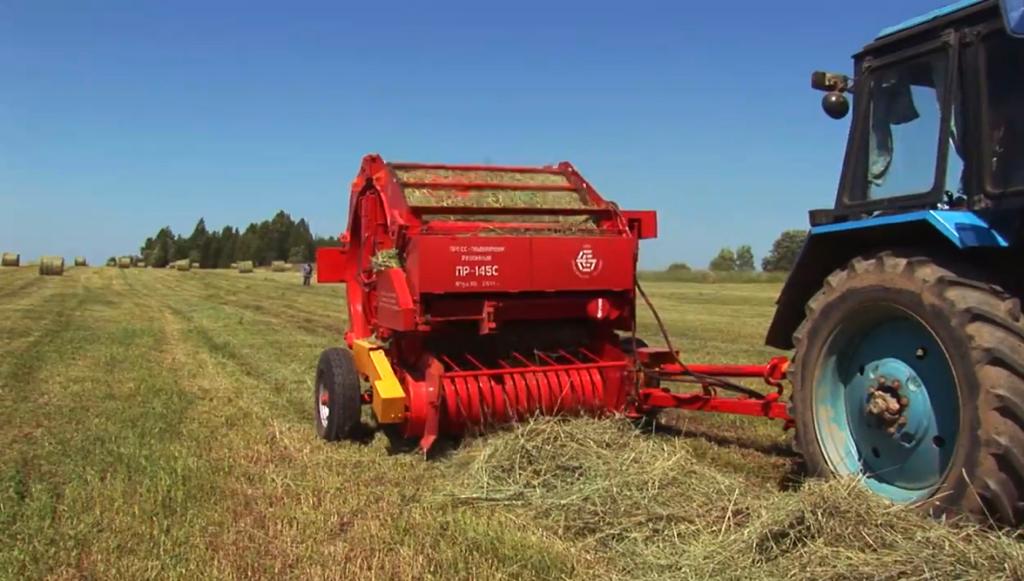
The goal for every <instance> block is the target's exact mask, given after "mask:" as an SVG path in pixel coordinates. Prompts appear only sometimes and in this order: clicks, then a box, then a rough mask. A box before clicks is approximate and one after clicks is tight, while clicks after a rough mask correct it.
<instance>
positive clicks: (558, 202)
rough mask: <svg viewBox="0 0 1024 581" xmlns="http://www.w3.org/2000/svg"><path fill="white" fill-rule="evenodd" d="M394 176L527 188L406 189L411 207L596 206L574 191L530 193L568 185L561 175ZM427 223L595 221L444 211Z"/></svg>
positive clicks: (441, 172) (447, 172)
mask: <svg viewBox="0 0 1024 581" xmlns="http://www.w3.org/2000/svg"><path fill="white" fill-rule="evenodd" d="M395 174H396V176H397V177H398V179H399V181H400V182H403V183H413V182H419V183H432V182H434V183H438V184H443V183H444V182H452V181H458V182H464V183H477V184H515V185H521V186H525V189H522V190H515V189H467V190H458V189H452V188H446V187H443V186H442V187H429V186H428V187H404V186H403V188H402V191H403V193H404V194H405V199H406V200H407V201H408V202H409V204H410V205H413V206H420V207H426V208H438V209H441V208H446V207H453V206H459V207H469V208H543V209H559V210H575V209H582V208H590V207H592V206H593V204H591V202H590V199H589V198H588V197H587V196H586V195H585V194H583V193H581V192H578V191H575V190H572V191H559V190H555V191H547V190H530V189H529V186H531V185H536V186H566V185H570V182H569V180H568V178H566V176H564V175H562V174H560V173H543V172H510V171H485V170H451V169H421V168H417V169H399V170H395ZM425 218H427V219H428V220H431V219H434V220H445V221H457V220H473V221H478V222H551V223H553V224H563V223H569V224H590V225H593V224H594V221H593V219H592V218H590V216H583V215H562V216H559V215H550V214H549V215H536V214H519V215H474V216H471V217H460V216H457V215H444V213H443V212H438V213H437V214H434V215H431V216H425Z"/></svg>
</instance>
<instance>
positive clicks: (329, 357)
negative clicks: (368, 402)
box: [313, 347, 362, 442]
mask: <svg viewBox="0 0 1024 581" xmlns="http://www.w3.org/2000/svg"><path fill="white" fill-rule="evenodd" d="M361 389H362V386H361V384H360V383H359V374H358V373H356V365H355V360H354V359H353V358H352V352H351V351H349V350H348V349H342V348H339V347H332V348H330V349H326V350H324V352H323V353H321V354H320V362H319V363H318V364H317V367H316V383H315V385H314V386H313V398H314V399H313V419H314V423H315V425H316V433H317V435H318V436H320V437H321V438H323V439H325V440H327V441H329V442H333V441H336V440H340V439H343V438H347V437H350V436H352V435H353V433H354V431H355V429H356V427H357V426H358V425H359V419H360V417H361V414H362V401H361V398H360V391H361Z"/></svg>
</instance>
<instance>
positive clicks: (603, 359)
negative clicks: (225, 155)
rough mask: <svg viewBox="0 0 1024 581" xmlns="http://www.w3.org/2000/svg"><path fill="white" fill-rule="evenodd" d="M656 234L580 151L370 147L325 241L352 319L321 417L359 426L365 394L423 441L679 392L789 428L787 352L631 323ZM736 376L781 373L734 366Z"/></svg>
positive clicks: (690, 402)
mask: <svg viewBox="0 0 1024 581" xmlns="http://www.w3.org/2000/svg"><path fill="white" fill-rule="evenodd" d="M656 235H657V218H656V214H655V213H654V212H653V211H624V210H620V209H619V208H618V206H616V205H615V204H613V203H610V202H608V201H607V200H605V199H604V198H603V197H601V195H600V194H598V192H597V191H596V190H595V189H594V188H593V187H592V186H591V185H590V184H589V183H588V182H587V181H586V180H585V179H583V177H582V176H581V175H580V174H579V173H578V172H577V171H576V169H575V168H574V167H573V166H572V165H571V164H569V163H565V162H563V163H560V164H558V165H556V166H546V167H500V166H469V165H434V164H412V163H387V162H385V161H384V160H383V159H381V158H380V157H379V156H377V155H368V156H366V157H365V158H364V159H363V163H362V167H361V169H360V171H359V175H358V176H357V177H356V179H355V181H354V182H353V184H352V191H351V200H350V205H349V224H348V229H347V231H346V232H345V233H344V234H342V236H341V238H340V241H341V245H340V246H339V247H329V248H321V249H319V250H318V252H317V278H318V282H321V283H332V282H336V283H345V285H346V294H347V297H348V324H349V327H348V330H347V331H346V332H345V336H344V339H345V343H346V345H347V347H348V348H347V349H343V348H334V349H328V350H327V351H325V352H324V354H323V355H322V356H321V359H320V364H319V366H318V369H317V378H316V385H315V390H316V393H315V405H314V410H315V419H316V426H317V431H318V433H319V434H320V435H321V436H322V437H324V438H326V439H328V440H336V439H340V438H344V437H347V436H349V435H351V434H352V433H353V431H354V430H355V428H356V426H357V425H358V424H359V421H360V416H361V412H360V410H361V406H362V405H366V404H369V405H371V406H372V409H373V415H374V417H375V419H376V421H377V423H379V424H382V425H392V426H394V427H396V428H397V429H399V431H400V433H401V435H402V436H404V437H406V438H414V439H418V440H419V445H420V447H421V448H422V449H423V450H424V451H428V450H429V449H430V447H431V446H432V445H433V443H434V442H435V440H436V439H437V437H438V436H439V435H440V434H452V435H459V434H464V433H467V432H471V431H479V430H483V429H486V428H488V427H491V426H495V425H501V424H507V423H510V422H515V421H518V420H523V419H526V418H530V417H532V416H535V415H571V414H590V415H604V414H624V415H626V416H629V417H635V418H640V417H644V416H649V415H652V414H655V413H657V412H658V411H660V410H664V409H669V408H675V409H687V410H702V411H713V412H722V413H731V414H742V415H751V416H761V417H766V418H771V419H779V420H783V421H784V422H785V426H786V427H789V426H790V424H791V419H790V416H789V413H788V409H787V404H785V403H783V402H782V401H781V400H780V397H781V396H782V394H783V383H782V382H783V380H784V379H785V376H786V370H787V367H788V364H789V362H788V361H787V360H786V359H785V358H783V357H778V358H774V359H772V360H771V361H770V362H769V363H767V364H765V365H695V364H684V363H683V362H681V361H680V360H679V357H678V354H677V352H676V351H675V350H674V348H673V347H672V343H671V340H670V338H669V337H668V334H667V333H665V331H664V326H663V325H661V329H662V333H663V335H664V338H665V341H666V344H667V345H668V347H667V348H651V347H647V346H646V345H645V344H644V343H643V341H641V340H640V339H638V338H636V298H637V294H638V291H639V292H640V294H641V296H642V298H643V299H644V300H645V302H647V303H648V304H650V302H649V301H648V300H647V297H646V295H644V294H643V291H642V289H640V287H639V286H638V285H637V280H636V265H637V257H638V250H639V241H640V240H642V239H648V238H653V237H655V236H656ZM651 306H652V310H653V305H651ZM655 316H656V317H657V313H656V312H655ZM659 325H660V319H659ZM742 378H759V379H762V380H763V381H764V382H765V383H767V384H768V385H770V386H772V388H773V389H772V390H770V392H769V393H768V394H767V395H765V394H762V393H761V392H759V391H756V390H753V389H751V388H748V387H745V386H743V385H741V384H739V383H735V382H733V381H732V380H734V379H742ZM363 380H365V382H366V384H367V386H368V387H366V388H364V387H363ZM673 383H684V384H686V383H689V384H693V385H694V386H695V388H696V389H695V390H694V391H692V392H688V393H679V392H676V391H673V390H670V389H669V388H668V387H666V385H669V384H673ZM722 391H729V392H731V393H732V394H733V395H730V396H723V395H720V394H721V392H722Z"/></svg>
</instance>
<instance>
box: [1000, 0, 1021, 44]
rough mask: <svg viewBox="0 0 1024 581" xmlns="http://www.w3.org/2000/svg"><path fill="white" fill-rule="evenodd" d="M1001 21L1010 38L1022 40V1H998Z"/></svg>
mask: <svg viewBox="0 0 1024 581" xmlns="http://www.w3.org/2000/svg"><path fill="white" fill-rule="evenodd" d="M999 4H1000V5H1001V6H1002V9H1003V21H1004V22H1005V23H1006V32H1007V34H1009V35H1010V36H1016V37H1018V38H1024V0H1000V2H999Z"/></svg>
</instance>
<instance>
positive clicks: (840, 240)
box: [765, 210, 1009, 349]
mask: <svg viewBox="0 0 1024 581" xmlns="http://www.w3.org/2000/svg"><path fill="white" fill-rule="evenodd" d="M1004 234H1005V233H1004V232H1001V231H1000V229H997V228H995V227H993V226H992V225H990V224H989V222H988V221H987V220H986V219H984V218H983V217H981V216H980V215H978V214H977V213H975V212H970V211H961V210H921V211H915V212H907V213H903V214H892V215H887V216H874V217H871V218H865V219H863V220H855V221H850V222H840V223H836V224H826V225H823V226H815V227H813V228H811V231H810V233H809V235H808V236H807V241H806V242H805V243H804V247H803V248H802V249H801V250H800V255H799V256H798V257H797V261H796V264H795V265H794V266H793V270H792V271H791V272H790V274H789V277H788V278H787V279H786V284H785V285H784V286H783V287H782V292H781V293H780V294H779V298H778V300H776V308H775V317H774V318H773V319H772V323H771V326H769V328H768V334H767V336H766V337H765V343H766V344H767V345H769V346H771V347H775V348H778V349H792V348H793V332H794V331H796V328H797V327H798V326H800V323H801V322H803V320H804V315H805V313H804V306H805V305H806V304H807V302H808V301H810V300H811V297H813V296H814V293H816V292H818V290H819V289H820V288H821V285H822V283H823V282H824V280H825V278H826V277H827V276H828V275H829V274H831V273H832V271H834V270H835V269H837V268H839V267H841V266H842V265H844V264H846V263H847V262H849V261H850V260H851V259H853V258H854V257H856V256H858V255H861V254H864V253H867V252H872V251H880V250H885V249H888V248H896V247H906V246H915V247H924V248H934V249H935V250H936V252H950V251H953V252H957V251H964V250H967V249H970V248H1005V247H1007V246H1009V242H1008V237H1007V236H1005V235H1004Z"/></svg>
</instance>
